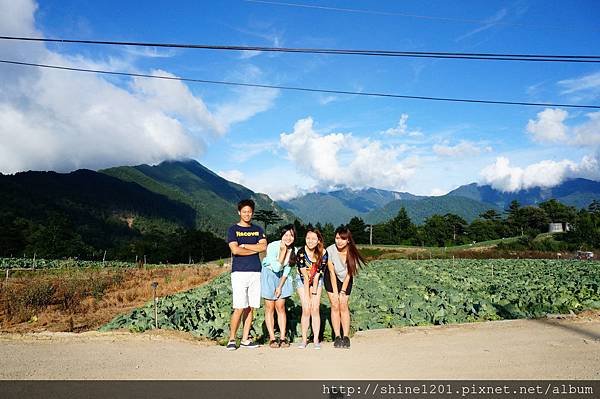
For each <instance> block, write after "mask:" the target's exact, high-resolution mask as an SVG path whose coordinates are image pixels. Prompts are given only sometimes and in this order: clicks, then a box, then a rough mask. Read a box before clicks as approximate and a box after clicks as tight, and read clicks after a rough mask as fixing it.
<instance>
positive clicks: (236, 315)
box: [229, 306, 253, 341]
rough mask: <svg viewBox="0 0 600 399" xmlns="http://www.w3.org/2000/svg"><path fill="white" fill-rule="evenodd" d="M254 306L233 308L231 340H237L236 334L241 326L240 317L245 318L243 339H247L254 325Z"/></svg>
mask: <svg viewBox="0 0 600 399" xmlns="http://www.w3.org/2000/svg"><path fill="white" fill-rule="evenodd" d="M252 316H253V315H252V308H251V307H250V306H248V307H247V308H243V309H233V313H232V315H231V330H230V331H229V340H230V341H235V335H236V333H237V330H238V328H239V326H240V319H243V320H244V328H243V331H242V341H247V340H248V336H249V335H250V328H251V327H252Z"/></svg>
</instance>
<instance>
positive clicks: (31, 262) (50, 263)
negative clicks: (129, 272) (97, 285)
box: [0, 258, 137, 269]
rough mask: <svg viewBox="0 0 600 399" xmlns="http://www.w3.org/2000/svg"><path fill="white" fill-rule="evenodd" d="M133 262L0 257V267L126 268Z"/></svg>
mask: <svg viewBox="0 0 600 399" xmlns="http://www.w3.org/2000/svg"><path fill="white" fill-rule="evenodd" d="M136 266H137V264H136V263H134V262H121V261H114V260H111V261H106V262H102V261H91V260H79V259H34V258H0V269H61V268H102V267H109V268H128V267H136Z"/></svg>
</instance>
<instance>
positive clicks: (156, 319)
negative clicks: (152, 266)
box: [152, 281, 158, 329]
mask: <svg viewBox="0 0 600 399" xmlns="http://www.w3.org/2000/svg"><path fill="white" fill-rule="evenodd" d="M156 287H158V283H157V282H156V281H154V282H153V283H152V290H153V291H154V293H153V295H154V328H156V329H158V309H157V307H158V304H157V300H156Z"/></svg>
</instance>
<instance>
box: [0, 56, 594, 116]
mask: <svg viewBox="0 0 600 399" xmlns="http://www.w3.org/2000/svg"><path fill="white" fill-rule="evenodd" d="M0 63H3V64H12V65H20V66H31V67H39V68H50V69H58V70H64V71H75V72H89V73H98V74H106V75H117V76H130V77H138V78H151V79H164V80H177V81H182V82H192V83H206V84H218V85H228V86H242V87H257V88H263V89H279V90H295V91H303V92H312V93H328V94H345V95H354V96H368V97H383V98H401V99H411V100H429V101H446V102H460V103H477V104H497V105H523V106H535V107H562V108H586V109H600V105H581V104H559V103H533V102H525V101H499V100H481V99H468V98H451V97H431V96H410V95H403V94H394V93H377V92H357V91H348V90H330V89H319V88H311V87H298V86H282V85H267V84H257V83H243V82H230V81H221V80H206V79H192V78H183V77H176V76H161V75H149V74H142V73H131V72H117V71H105V70H99V69H87V68H75V67H67V66H60V65H48V64H38V63H32V62H21V61H11V60H0Z"/></svg>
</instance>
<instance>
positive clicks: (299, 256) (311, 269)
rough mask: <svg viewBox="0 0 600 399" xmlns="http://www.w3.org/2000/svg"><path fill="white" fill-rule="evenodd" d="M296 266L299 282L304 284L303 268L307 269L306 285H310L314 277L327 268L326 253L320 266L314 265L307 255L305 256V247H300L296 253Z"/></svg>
mask: <svg viewBox="0 0 600 399" xmlns="http://www.w3.org/2000/svg"><path fill="white" fill-rule="evenodd" d="M296 266H297V267H298V274H299V275H300V280H302V282H303V283H304V275H303V274H302V270H301V269H303V268H308V284H309V285H312V284H313V280H314V278H315V275H316V274H317V273H323V272H324V271H325V268H326V267H327V251H325V253H323V259H321V264H320V265H317V264H314V263H313V262H312V261H311V260H310V258H309V257H308V255H307V254H306V247H302V248H300V249H299V250H298V252H296Z"/></svg>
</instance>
